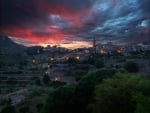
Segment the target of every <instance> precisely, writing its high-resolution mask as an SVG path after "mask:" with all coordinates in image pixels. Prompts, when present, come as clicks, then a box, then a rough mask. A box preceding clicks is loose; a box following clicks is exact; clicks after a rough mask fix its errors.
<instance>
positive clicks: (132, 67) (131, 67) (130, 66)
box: [124, 61, 139, 73]
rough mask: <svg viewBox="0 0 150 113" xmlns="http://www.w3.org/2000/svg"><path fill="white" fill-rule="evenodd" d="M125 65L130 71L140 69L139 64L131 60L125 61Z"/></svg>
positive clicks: (133, 71) (134, 71)
mask: <svg viewBox="0 0 150 113" xmlns="http://www.w3.org/2000/svg"><path fill="white" fill-rule="evenodd" d="M124 67H125V69H126V70H127V71H128V72H130V73H136V72H138V71H139V67H138V64H137V63H135V62H133V61H129V62H127V63H125V65H124Z"/></svg>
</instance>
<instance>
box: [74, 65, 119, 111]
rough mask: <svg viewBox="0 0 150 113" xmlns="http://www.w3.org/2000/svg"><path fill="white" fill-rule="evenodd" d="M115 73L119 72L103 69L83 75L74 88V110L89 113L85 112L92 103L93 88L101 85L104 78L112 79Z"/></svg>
mask: <svg viewBox="0 0 150 113" xmlns="http://www.w3.org/2000/svg"><path fill="white" fill-rule="evenodd" d="M116 73H121V70H116V69H111V68H103V69H100V70H98V71H96V72H92V73H89V74H87V75H85V76H84V77H83V78H82V79H81V80H80V81H79V83H78V85H77V88H76V92H75V95H76V101H77V102H76V103H77V104H76V107H77V108H76V109H78V110H79V111H78V113H89V112H90V111H88V110H87V106H88V104H89V103H90V102H91V101H92V96H93V92H94V88H95V86H96V85H97V84H99V83H101V81H102V80H103V79H104V78H108V77H112V76H114V75H115V74H116Z"/></svg>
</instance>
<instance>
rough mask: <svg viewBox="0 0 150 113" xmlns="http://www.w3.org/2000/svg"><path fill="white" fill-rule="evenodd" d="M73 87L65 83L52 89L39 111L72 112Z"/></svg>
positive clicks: (53, 112)
mask: <svg viewBox="0 0 150 113" xmlns="http://www.w3.org/2000/svg"><path fill="white" fill-rule="evenodd" d="M74 91H75V87H74V86H73V85H65V86H62V87H59V88H56V89H55V90H53V91H52V92H51V93H50V94H49V97H48V99H47V101H46V104H45V106H44V107H43V109H42V111H41V113H73V111H72V109H73V107H74V102H73V100H72V99H73V94H74Z"/></svg>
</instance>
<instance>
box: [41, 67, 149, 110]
mask: <svg viewBox="0 0 150 113" xmlns="http://www.w3.org/2000/svg"><path fill="white" fill-rule="evenodd" d="M149 102H150V80H149V79H148V78H145V77H143V76H141V75H138V74H128V73H127V72H125V71H123V70H116V69H111V68H103V69H100V70H98V71H96V72H93V73H89V74H87V75H85V76H84V77H83V78H82V79H81V80H80V81H79V83H78V84H77V85H64V86H61V87H58V88H55V89H54V90H51V92H50V93H49V96H48V98H47V100H46V102H45V104H44V106H43V108H42V110H41V113H110V112H111V113H149V112H150V109H149V105H150V104H149Z"/></svg>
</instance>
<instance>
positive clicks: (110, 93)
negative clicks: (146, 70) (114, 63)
mask: <svg viewBox="0 0 150 113" xmlns="http://www.w3.org/2000/svg"><path fill="white" fill-rule="evenodd" d="M136 92H139V93H142V94H143V95H145V96H146V95H150V80H147V79H146V78H144V77H142V76H138V75H129V74H118V75H117V76H114V77H112V78H107V79H104V81H103V82H102V83H101V84H99V85H97V86H96V88H95V95H94V102H93V104H92V105H91V108H92V110H93V113H110V112H111V113H134V112H135V111H136V103H137V102H136V101H135V100H133V96H134V94H135V93H136ZM147 103H148V102H147ZM144 105H145V104H144ZM141 107H142V106H141ZM140 109H144V108H140ZM148 112H150V111H148ZM148 112H147V113H148ZM137 113H146V112H137Z"/></svg>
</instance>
